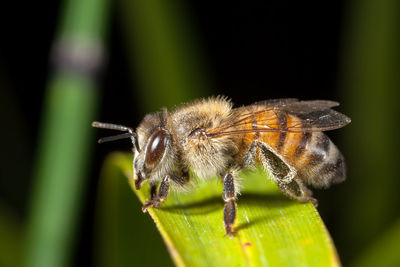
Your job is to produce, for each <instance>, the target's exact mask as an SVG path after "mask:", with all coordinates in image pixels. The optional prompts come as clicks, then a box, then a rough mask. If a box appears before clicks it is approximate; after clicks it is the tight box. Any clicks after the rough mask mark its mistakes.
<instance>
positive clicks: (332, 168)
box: [92, 97, 350, 236]
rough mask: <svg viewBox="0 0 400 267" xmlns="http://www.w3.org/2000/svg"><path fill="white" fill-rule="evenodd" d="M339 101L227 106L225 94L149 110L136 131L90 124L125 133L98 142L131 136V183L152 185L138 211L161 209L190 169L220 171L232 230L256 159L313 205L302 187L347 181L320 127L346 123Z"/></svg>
mask: <svg viewBox="0 0 400 267" xmlns="http://www.w3.org/2000/svg"><path fill="white" fill-rule="evenodd" d="M338 105H339V103H337V102H333V101H327V100H311V101H299V100H297V99H292V98H288V99H273V100H267V101H262V102H257V103H254V104H252V105H248V106H242V107H238V108H233V107H232V103H231V101H229V100H228V99H227V98H225V97H211V98H208V99H201V100H197V101H194V102H192V103H187V104H184V105H182V106H179V107H177V108H175V109H173V110H171V111H168V110H167V109H163V110H162V111H160V112H157V113H152V114H148V115H146V116H145V117H144V119H143V121H142V122H141V123H140V125H139V127H138V128H137V129H136V131H134V130H133V129H132V128H129V127H126V126H122V125H116V124H110V123H102V122H93V123H92V126H93V127H97V128H104V129H111V130H119V131H123V132H125V133H123V134H119V135H116V136H110V137H105V138H101V139H100V140H99V142H100V143H102V142H107V141H112V140H118V139H122V138H130V139H131V141H132V144H133V149H132V150H133V152H134V160H133V169H134V174H133V177H134V179H135V187H136V189H140V188H141V185H142V183H143V182H144V181H146V180H149V183H150V188H151V189H150V198H149V200H148V201H146V202H145V203H144V205H143V207H142V210H143V212H146V211H147V209H148V208H151V207H152V208H157V207H159V206H160V204H161V203H162V202H163V201H164V200H165V199H166V198H167V196H168V192H169V191H170V187H175V188H180V187H183V186H185V184H188V182H189V181H190V177H189V168H190V167H191V168H192V170H193V172H194V173H195V174H196V175H197V176H198V177H199V178H200V179H207V178H209V177H220V178H221V179H222V181H223V192H222V198H223V200H224V202H225V205H224V210H223V222H224V227H225V231H226V234H227V235H229V236H232V235H234V234H235V232H234V222H235V218H236V209H237V208H236V198H237V196H238V193H239V186H238V180H239V179H238V178H239V172H240V171H241V170H243V169H250V168H252V167H253V166H254V165H255V164H262V166H263V167H264V168H265V169H266V170H267V171H269V173H270V174H271V176H272V177H273V180H274V181H275V182H276V184H277V186H278V187H279V188H280V190H281V191H282V192H283V193H284V194H285V195H287V196H288V197H289V198H291V199H294V200H297V201H300V202H312V203H313V204H314V205H317V200H316V199H315V198H313V197H312V191H311V190H309V189H308V187H307V186H312V187H315V188H327V187H329V186H330V185H331V184H335V183H340V182H342V181H344V180H345V179H346V167H345V162H344V158H343V156H342V154H341V153H340V151H339V150H338V148H337V147H336V146H335V145H334V144H333V143H332V141H331V140H330V139H329V138H328V137H327V136H326V135H325V134H324V133H323V131H327V130H333V129H337V128H341V127H343V126H345V125H347V124H348V123H350V118H348V117H347V116H345V115H343V114H341V113H339V112H337V111H335V110H333V109H331V108H332V107H335V106H338ZM135 152H137V153H135Z"/></svg>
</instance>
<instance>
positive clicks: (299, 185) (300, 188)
mask: <svg viewBox="0 0 400 267" xmlns="http://www.w3.org/2000/svg"><path fill="white" fill-rule="evenodd" d="M276 184H277V185H278V187H279V189H280V190H281V191H282V192H283V193H284V194H285V195H287V196H288V197H289V198H291V199H294V200H297V201H300V202H311V203H312V204H313V205H314V206H315V207H317V206H318V200H317V199H315V198H313V197H312V191H311V190H310V189H308V188H307V187H306V186H305V185H304V184H303V182H302V181H301V180H300V179H298V178H294V179H293V180H292V181H291V182H290V183H282V182H280V181H279V180H277V182H276Z"/></svg>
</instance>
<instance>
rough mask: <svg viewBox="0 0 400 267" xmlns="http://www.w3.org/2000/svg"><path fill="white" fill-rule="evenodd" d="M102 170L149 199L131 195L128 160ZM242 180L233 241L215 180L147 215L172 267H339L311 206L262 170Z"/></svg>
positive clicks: (113, 158) (119, 158) (112, 161)
mask: <svg viewBox="0 0 400 267" xmlns="http://www.w3.org/2000/svg"><path fill="white" fill-rule="evenodd" d="M107 166H108V167H107ZM115 167H117V168H115ZM105 169H106V170H110V169H114V170H119V171H117V173H116V174H117V175H120V174H121V173H122V174H125V176H127V177H128V181H129V184H130V185H131V187H132V188H133V190H134V192H135V193H136V195H137V196H138V198H139V199H140V201H141V202H142V203H143V202H144V201H145V200H146V199H147V198H148V194H149V186H148V185H147V184H145V185H144V186H143V188H142V189H141V190H135V189H134V183H133V179H132V157H131V156H130V155H127V154H122V153H114V154H112V155H110V156H109V158H108V160H107V161H106V166H105ZM242 176H243V188H242V190H241V191H242V193H241V195H240V196H239V199H238V216H237V222H236V230H237V235H236V236H235V237H233V238H230V237H228V236H225V231H224V227H223V222H222V211H223V205H224V203H223V201H222V198H221V194H222V184H221V183H220V182H219V180H218V179H212V180H210V181H196V182H195V183H194V185H193V189H192V190H191V191H189V192H174V191H172V192H170V195H169V197H168V199H167V201H166V202H165V203H163V205H162V207H161V208H159V209H149V214H150V216H151V217H152V218H153V220H154V222H155V224H156V226H157V228H158V230H159V231H160V233H161V235H162V237H163V239H164V242H165V244H166V246H167V248H168V250H169V253H170V254H171V257H172V259H173V261H174V262H175V264H176V265H178V266H301V265H303V266H339V265H340V261H339V259H338V256H337V253H336V250H335V247H334V245H333V242H332V240H331V238H330V236H329V233H328V231H327V229H326V228H325V226H324V223H323V222H322V220H321V218H320V216H319V214H318V212H317V211H316V209H315V208H314V206H313V205H312V204H310V203H307V204H302V203H298V202H295V201H291V200H289V199H287V198H286V197H285V196H283V195H282V194H281V193H280V191H279V189H278V188H277V187H276V186H275V185H274V184H273V183H272V182H271V179H269V178H267V177H266V176H267V175H266V174H265V173H264V172H263V171H262V170H260V169H256V170H254V171H251V172H245V173H243V175H242ZM137 212H141V211H140V210H138V211H137Z"/></svg>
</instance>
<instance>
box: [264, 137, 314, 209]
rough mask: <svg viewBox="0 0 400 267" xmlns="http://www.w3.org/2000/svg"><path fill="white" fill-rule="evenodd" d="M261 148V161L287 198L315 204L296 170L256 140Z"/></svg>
mask: <svg viewBox="0 0 400 267" xmlns="http://www.w3.org/2000/svg"><path fill="white" fill-rule="evenodd" d="M257 143H258V146H259V147H260V149H261V152H262V153H261V162H262V164H263V165H264V167H265V168H266V169H267V170H268V171H269V172H270V173H271V175H272V176H273V178H274V179H275V181H276V184H277V185H278V187H279V189H281V191H282V192H283V193H284V194H285V195H287V196H288V197H289V198H291V199H294V200H297V201H300V202H308V201H310V202H312V203H313V204H314V205H317V203H318V201H317V200H316V199H315V198H313V197H312V192H311V190H309V189H308V188H307V187H306V186H305V185H304V184H303V182H302V181H301V179H300V178H299V177H298V176H297V174H296V171H295V170H294V169H293V168H292V167H290V166H289V165H288V164H286V163H285V162H284V161H283V160H282V159H281V158H280V157H278V156H277V155H276V154H275V153H274V152H273V151H271V150H270V149H269V148H268V147H267V146H266V145H265V144H264V143H262V142H257Z"/></svg>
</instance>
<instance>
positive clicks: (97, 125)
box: [92, 121, 140, 152]
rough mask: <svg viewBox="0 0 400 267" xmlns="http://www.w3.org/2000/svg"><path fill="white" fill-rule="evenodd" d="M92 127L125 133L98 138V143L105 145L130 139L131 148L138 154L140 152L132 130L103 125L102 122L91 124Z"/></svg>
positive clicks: (115, 125)
mask: <svg viewBox="0 0 400 267" xmlns="http://www.w3.org/2000/svg"><path fill="white" fill-rule="evenodd" d="M92 126H93V127H95V128H101V129H109V130H117V131H123V132H127V133H123V134H118V135H113V136H108V137H103V138H100V139H99V140H98V142H99V143H105V142H110V141H115V140H120V139H124V138H131V140H132V144H133V146H134V147H135V148H136V150H137V151H138V152H140V148H139V143H138V140H137V134H136V133H135V131H134V130H133V129H132V128H129V127H126V126H123V125H118V124H112V123H104V122H98V121H94V122H92Z"/></svg>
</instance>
